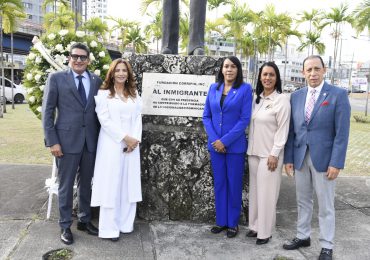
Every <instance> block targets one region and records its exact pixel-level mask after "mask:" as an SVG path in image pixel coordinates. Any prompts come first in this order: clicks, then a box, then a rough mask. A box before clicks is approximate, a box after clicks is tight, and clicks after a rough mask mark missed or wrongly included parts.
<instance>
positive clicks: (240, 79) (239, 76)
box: [217, 56, 243, 90]
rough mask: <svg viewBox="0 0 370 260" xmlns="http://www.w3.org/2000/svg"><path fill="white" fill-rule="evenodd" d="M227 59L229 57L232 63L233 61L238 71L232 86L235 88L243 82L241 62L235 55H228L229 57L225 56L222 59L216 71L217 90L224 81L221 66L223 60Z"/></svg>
mask: <svg viewBox="0 0 370 260" xmlns="http://www.w3.org/2000/svg"><path fill="white" fill-rule="evenodd" d="M227 59H229V60H230V61H231V62H232V63H234V64H235V65H236V67H237V69H238V73H237V74H236V79H235V82H234V84H233V88H234V89H237V88H239V87H240V86H241V84H242V83H243V70H242V64H241V63H240V60H239V59H238V58H237V57H235V56H229V57H226V58H225V59H224V60H223V61H222V64H221V67H220V70H219V71H218V74H217V82H218V86H217V90H219V89H220V86H221V85H222V84H223V83H224V81H225V78H224V74H222V68H223V67H224V63H225V60H227Z"/></svg>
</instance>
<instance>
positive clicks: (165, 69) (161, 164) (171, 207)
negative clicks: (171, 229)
mask: <svg viewBox="0 0 370 260" xmlns="http://www.w3.org/2000/svg"><path fill="white" fill-rule="evenodd" d="M128 60H129V61H130V63H131V64H132V67H133V70H134V72H135V74H136V80H137V83H138V90H139V93H140V95H141V96H142V98H143V103H144V99H145V97H146V96H147V95H146V94H148V93H145V91H148V89H150V90H149V92H150V93H151V92H152V91H153V88H149V87H148V86H145V85H143V82H145V80H146V79H145V77H152V75H153V74H154V73H155V74H159V75H162V74H163V77H165V76H166V75H167V76H170V77H169V79H171V80H168V81H171V82H163V81H164V80H163V81H161V82H159V81H158V82H157V83H153V79H151V80H150V82H151V84H158V85H160V84H163V83H164V84H167V83H174V86H176V87H177V88H178V90H179V91H178V93H183V94H184V95H185V94H190V95H191V94H194V93H195V90H198V91H197V92H196V93H198V94H199V93H203V92H204V91H207V90H208V86H206V88H204V86H200V84H192V85H190V84H188V85H186V84H176V83H177V82H182V83H186V82H189V81H191V82H195V81H196V79H197V77H200V76H199V75H207V76H205V77H210V76H212V80H214V81H215V80H216V76H215V75H217V73H218V70H219V68H220V65H221V63H222V60H223V58H220V57H209V56H195V55H192V56H180V55H162V54H157V55H139V54H134V55H131V56H129V57H128ZM143 77H144V78H143ZM189 77H190V78H191V79H190V80H189V79H188V78H189ZM201 77H203V76H201ZM203 85H204V84H203ZM165 87H167V85H166V86H165ZM145 88H146V89H145ZM154 89H160V87H159V86H158V87H155V88H154ZM187 90H194V91H187ZM158 92H161V91H158ZM150 93H149V94H150ZM155 94H156V93H155ZM162 94H163V99H167V98H168V100H169V99H170V97H171V96H172V94H168V93H167V94H166V93H163V91H162ZM183 100H188V98H186V97H185V96H184V98H183ZM194 100H195V99H194ZM193 103H195V106H197V105H200V104H198V103H196V102H195V101H194V102H193ZM193 103H190V105H192V104H193ZM181 105H183V103H181ZM187 105H188V106H189V103H188V104H187ZM188 106H187V107H188ZM203 106H204V105H202V108H201V109H203ZM188 112H189V113H188V114H186V113H187V111H186V110H184V111H182V113H179V115H174V113H173V111H170V110H169V111H168V114H167V115H163V114H160V115H155V113H147V114H143V134H142V143H141V161H142V163H141V169H142V170H141V175H142V191H143V201H142V202H140V203H139V204H138V213H137V215H138V217H139V218H141V219H145V220H186V221H195V222H209V223H213V222H214V218H215V211H214V192H213V175H212V172H211V168H210V159H209V153H208V151H207V144H206V143H207V137H206V133H205V131H204V128H203V123H202V118H201V114H202V113H200V114H198V115H197V116H190V115H191V113H190V112H191V111H188ZM246 182H247V175H245V176H244V186H243V187H244V190H243V209H242V212H243V213H244V216H243V217H241V222H243V223H245V220H246V218H245V216H247V215H248V214H246V213H247V209H248V205H247V199H246V197H247V184H246Z"/></svg>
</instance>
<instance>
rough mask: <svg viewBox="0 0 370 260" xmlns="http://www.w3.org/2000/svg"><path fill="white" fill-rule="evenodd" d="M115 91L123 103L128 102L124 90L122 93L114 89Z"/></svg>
mask: <svg viewBox="0 0 370 260" xmlns="http://www.w3.org/2000/svg"><path fill="white" fill-rule="evenodd" d="M114 91H116V94H117V96H118V97H119V98H120V99H121V100H122V101H123V102H127V98H126V97H125V95H124V94H123V90H122V91H120V92H119V91H117V88H116V87H114Z"/></svg>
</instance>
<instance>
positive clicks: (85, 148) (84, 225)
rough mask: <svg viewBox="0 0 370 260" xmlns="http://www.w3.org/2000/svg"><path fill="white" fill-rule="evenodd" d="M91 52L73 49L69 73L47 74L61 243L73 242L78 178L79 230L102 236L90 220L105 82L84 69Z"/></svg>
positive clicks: (46, 114)
mask: <svg viewBox="0 0 370 260" xmlns="http://www.w3.org/2000/svg"><path fill="white" fill-rule="evenodd" d="M89 55H90V50H89V48H88V47H87V46H86V45H85V44H83V43H75V44H73V45H72V46H71V49H70V56H69V57H68V60H69V67H70V68H69V69H68V70H66V71H61V72H56V73H52V74H50V75H49V78H48V80H47V83H46V87H45V90H44V97H43V103H42V124H43V128H44V134H45V145H46V146H47V147H50V151H51V154H52V155H53V156H55V157H56V159H57V166H58V179H59V189H58V199H59V214H60V219H59V225H60V227H61V240H62V242H63V243H65V244H67V245H69V244H72V243H73V235H72V232H71V229H70V226H71V224H72V205H73V186H74V181H75V178H76V174H77V188H78V190H77V195H78V207H79V211H78V223H77V229H78V230H83V231H86V232H87V233H89V234H91V235H98V229H97V228H96V227H94V226H93V225H92V224H91V222H90V220H91V212H90V200H91V179H92V176H93V172H94V163H95V153H96V146H97V140H98V134H99V122H98V119H97V116H96V114H95V101H94V96H95V95H96V94H97V92H98V89H99V88H100V86H101V84H102V80H101V79H100V78H99V77H98V76H96V75H94V74H93V73H90V72H89V71H87V70H86V68H87V65H88V64H89V62H90V60H89Z"/></svg>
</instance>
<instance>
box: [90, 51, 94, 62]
mask: <svg viewBox="0 0 370 260" xmlns="http://www.w3.org/2000/svg"><path fill="white" fill-rule="evenodd" d="M89 59H90V60H91V61H94V60H95V56H94V54H92V52H90V57H89Z"/></svg>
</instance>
